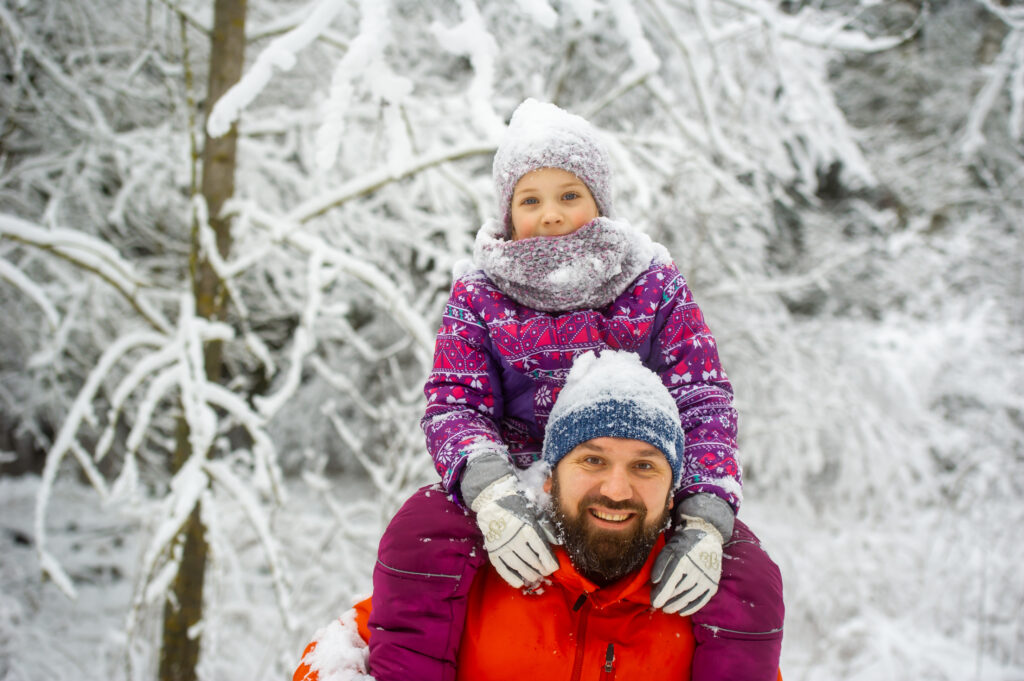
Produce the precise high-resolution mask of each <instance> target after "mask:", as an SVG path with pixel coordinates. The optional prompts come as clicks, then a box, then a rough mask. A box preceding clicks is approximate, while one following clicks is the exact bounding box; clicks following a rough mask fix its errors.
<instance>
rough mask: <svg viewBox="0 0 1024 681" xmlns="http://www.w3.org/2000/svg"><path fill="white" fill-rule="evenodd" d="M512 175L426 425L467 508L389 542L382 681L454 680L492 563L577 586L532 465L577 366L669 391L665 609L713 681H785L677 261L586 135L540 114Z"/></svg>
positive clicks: (505, 150) (425, 514)
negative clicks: (680, 621) (634, 220)
mask: <svg viewBox="0 0 1024 681" xmlns="http://www.w3.org/2000/svg"><path fill="white" fill-rule="evenodd" d="M493 175H494V182H495V188H496V190H497V195H498V206H499V211H500V219H499V220H497V221H493V220H492V221H489V222H487V223H486V224H484V226H483V227H482V228H481V230H480V233H479V234H478V236H477V241H476V246H475V249H474V265H475V266H476V269H473V270H471V271H469V272H466V273H464V274H462V275H461V276H458V277H457V278H456V280H455V282H454V284H453V286H452V292H451V296H450V298H449V301H448V304H447V306H446V308H445V312H444V315H443V318H442V322H441V327H440V330H439V332H438V336H437V344H436V349H435V355H434V368H433V371H432V372H431V374H430V377H429V378H428V380H427V384H426V387H425V393H426V395H427V409H426V414H425V415H424V417H423V420H422V426H423V430H424V433H425V434H426V439H427V446H428V449H429V450H430V453H431V455H432V456H433V458H434V461H435V465H436V468H437V471H438V473H439V474H440V475H441V484H442V486H443V490H444V491H445V492H447V493H448V495H451V496H450V497H449V496H448V495H446V494H444V493H442V492H440V491H436V490H435V491H431V489H429V488H424V489H422V490H420V491H419V492H417V493H416V494H415V495H414V496H413V497H412V498H410V499H409V500H408V501H407V502H406V504H405V505H404V506H403V507H402V509H401V510H400V511H399V512H398V514H396V516H395V518H394V519H393V520H392V522H391V524H390V525H389V527H388V529H387V530H386V532H385V534H384V536H383V537H382V539H381V544H380V549H379V552H378V561H377V565H376V567H375V570H374V577H373V593H374V597H373V612H372V616H371V619H370V622H369V625H370V631H371V636H370V660H369V662H370V672H371V673H372V674H373V675H374V676H375V678H376V679H377V680H378V681H391V680H392V679H454V678H455V676H456V670H455V663H456V660H457V650H458V645H459V641H460V637H461V635H462V624H463V621H464V619H465V608H466V603H465V596H466V593H467V592H468V590H469V587H470V584H471V582H472V579H473V575H474V574H475V573H476V571H477V570H478V569H479V568H480V566H481V565H482V564H483V563H484V561H485V560H490V561H491V563H492V564H493V565H494V567H495V569H496V570H497V571H498V573H499V574H501V576H502V577H503V578H504V579H505V580H506V581H508V582H509V583H510V584H512V585H513V586H520V585H526V584H529V583H532V582H536V581H537V580H539V579H540V578H541V577H543V576H544V575H547V574H550V573H551V572H553V571H554V570H555V569H556V568H557V563H556V561H555V560H554V558H553V555H552V553H551V550H550V547H549V545H548V542H549V541H555V537H556V534H557V533H556V532H554V530H553V528H551V527H550V525H549V523H548V521H547V520H546V518H545V516H544V513H543V512H542V511H541V510H540V509H538V508H537V507H536V506H535V505H534V504H533V503H531V502H530V500H529V498H528V496H527V495H526V494H525V493H524V490H523V489H522V487H521V486H520V482H519V478H518V477H517V476H516V475H515V470H514V468H513V466H517V467H519V468H526V467H528V466H529V465H530V464H532V463H534V462H535V461H537V460H538V459H539V458H540V452H541V447H542V443H543V440H544V431H545V426H546V424H547V420H548V416H549V414H550V412H551V407H552V405H553V403H554V401H555V397H556V396H557V394H558V392H559V390H560V389H561V386H562V385H563V384H564V382H565V379H566V376H567V375H568V372H569V368H570V367H571V366H572V363H573V360H574V359H575V358H576V357H577V356H579V355H582V354H583V353H584V352H587V351H588V350H596V351H598V352H600V350H602V349H606V348H610V349H615V350H628V351H630V352H633V353H636V354H637V355H639V356H640V358H641V360H642V361H643V363H644V364H645V365H646V366H647V367H648V368H650V369H651V370H653V371H655V372H656V373H657V374H658V375H659V376H660V377H661V379H662V382H663V383H664V384H665V385H666V387H668V388H669V390H670V392H671V393H672V396H673V398H674V399H675V401H676V404H677V406H678V409H679V418H680V421H681V424H682V426H683V431H684V432H685V434H686V442H685V456H684V459H685V460H684V465H683V481H682V484H681V486H680V490H679V492H678V493H677V494H676V496H675V498H674V504H675V506H674V511H673V529H674V534H673V535H672V537H671V539H670V540H669V542H668V544H667V545H666V548H665V550H664V551H663V552H662V554H661V555H659V559H658V562H657V564H656V565H655V570H654V573H653V575H652V581H653V582H656V584H655V586H654V588H653V590H652V598H651V601H652V605H653V606H654V607H657V608H662V609H663V610H665V611H666V612H678V613H679V614H681V615H692V620H693V624H694V634H695V636H696V639H697V642H698V647H697V652H696V655H695V657H694V664H693V679H695V681H719V680H725V679H736V680H742V681H757V679H775V678H776V674H777V671H778V663H779V652H780V648H781V640H782V591H781V578H780V576H779V572H778V568H777V567H776V566H775V565H774V563H772V561H771V560H770V558H768V556H767V554H766V553H764V551H763V550H761V549H760V546H759V544H758V543H757V538H756V537H754V535H753V534H752V533H750V531H749V530H748V529H747V528H746V526H744V525H743V523H741V522H739V521H737V520H736V519H735V513H736V510H737V509H738V507H739V504H740V500H741V489H740V466H739V463H738V462H737V460H736V440H735V438H736V412H735V410H734V408H733V406H732V388H731V386H730V384H729V382H728V379H727V378H726V376H725V373H724V372H723V370H722V368H721V366H720V363H719V358H718V352H717V349H716V343H715V339H714V338H713V336H712V335H711V332H710V330H709V329H708V328H707V326H706V324H705V323H704V319H703V315H702V313H701V311H700V309H699V308H698V307H697V305H696V303H694V302H693V299H692V296H691V294H690V291H689V288H688V287H687V285H686V282H685V281H684V279H683V277H682V275H680V273H679V271H678V270H677V269H676V267H675V265H674V264H673V263H672V261H671V259H670V257H669V255H668V253H667V251H666V250H665V249H664V248H663V247H661V246H660V245H657V244H654V243H653V242H652V241H651V240H650V239H649V238H648V237H647V236H646V235H643V234H641V233H639V232H638V231H636V230H635V229H634V228H632V227H631V226H630V225H629V224H628V223H627V222H625V221H623V220H619V219H614V218H613V217H612V215H613V212H612V205H611V186H610V185H611V183H610V180H611V170H610V163H609V158H608V154H607V152H606V151H605V149H604V147H603V146H602V144H601V142H600V140H599V137H598V133H597V131H596V130H595V129H594V128H593V127H592V126H591V125H590V124H589V123H587V122H586V121H585V120H583V119H582V118H579V117H578V116H574V115H572V114H569V113H567V112H565V111H562V110H561V109H559V108H558V107H556V106H554V105H551V104H542V103H539V102H536V101H534V100H526V101H525V102H523V103H522V104H521V105H520V106H519V108H518V109H517V110H516V111H515V113H514V114H513V116H512V120H511V122H510V124H509V128H508V132H507V133H506V135H505V137H504V139H503V140H502V142H501V144H500V145H499V147H498V150H497V152H496V154H495V157H494V168H493ZM723 545H724V555H723ZM483 549H486V551H484V550H483ZM723 558H724V561H723ZM716 592H717V595H716Z"/></svg>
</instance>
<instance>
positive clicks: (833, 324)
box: [0, 0, 1024, 681]
mask: <svg viewBox="0 0 1024 681" xmlns="http://www.w3.org/2000/svg"><path fill="white" fill-rule="evenodd" d="M212 4H213V3H210V2H206V1H201V0H75V2H67V1H66V0H3V2H2V3H0V73H2V75H3V78H2V79H0V102H2V107H0V312H2V319H3V322H2V324H0V450H2V451H0V457H2V458H0V466H2V467H3V468H2V471H3V475H2V476H0V680H3V681H33V680H36V679H39V680H42V679H47V680H53V679H81V680H83V681H89V680H91V679H96V680H99V679H103V680H108V679H114V680H125V679H132V680H134V679H148V678H153V677H154V675H155V669H156V663H157V660H158V656H159V645H160V625H161V613H162V608H163V602H164V600H165V597H166V594H167V589H168V584H169V581H170V578H171V577H172V576H173V574H174V569H175V567H176V560H177V552H176V550H175V548H174V543H173V541H172V538H173V535H174V532H175V529H176V527H177V524H178V523H179V521H180V519H181V518H182V517H183V516H184V515H187V514H188V512H189V511H190V509H191V508H192V505H193V504H194V503H195V502H196V501H197V500H201V501H202V512H203V519H204V522H205V525H206V528H207V536H208V539H209V541H210V543H211V544H210V545H211V554H210V560H209V565H208V568H207V582H206V597H205V598H206V600H205V608H204V612H205V615H204V618H203V621H202V623H201V626H199V627H197V629H196V632H195V633H196V635H199V636H201V640H202V657H201V660H200V664H199V672H200V678H204V679H211V680H212V679H218V680H222V679H224V680H226V679H280V678H290V674H291V672H292V670H293V669H294V668H295V666H296V665H297V663H298V660H299V656H300V653H301V651H302V648H303V646H304V644H305V642H306V641H308V640H309V638H310V637H311V636H312V634H313V632H314V631H315V630H316V629H318V628H320V627H321V626H324V625H325V624H327V623H328V622H330V621H331V620H332V619H333V618H335V617H337V616H338V615H340V614H341V613H342V612H343V611H344V610H345V609H347V608H348V606H349V605H350V604H351V603H352V602H353V600H354V599H355V598H356V597H357V596H360V595H362V594H365V593H366V592H367V591H368V590H369V574H370V569H371V566H372V562H373V557H374V551H375V548H376V541H377V539H378V537H379V536H380V532H381V530H382V528H383V524H384V523H385V522H386V519H387V518H388V516H389V514H390V513H391V512H393V511H394V509H395V508H396V506H397V504H398V503H399V502H400V501H401V500H402V499H403V498H404V497H405V495H406V494H408V493H409V492H410V491H411V490H412V489H414V488H415V487H417V486H418V485H420V484H423V483H425V482H431V481H433V479H434V473H433V470H432V467H431V463H430V460H429V456H428V455H427V454H426V453H425V452H424V451H423V444H422V436H421V434H420V432H419V428H418V419H419V416H420V414H421V412H422V408H423V398H422V395H421V392H420V390H421V388H422V383H423V379H424V377H425V376H426V372H427V368H428V364H429V360H430V352H431V346H432V336H433V331H434V329H435V327H436V324H437V322H438V320H439V318H440V313H441V306H442V305H443V302H444V300H445V297H446V294H447V287H448V285H449V283H450V273H451V268H452V265H453V264H454V263H455V262H456V261H457V260H459V259H461V258H463V257H465V256H466V255H467V254H468V253H469V251H470V248H471V244H472V239H473V236H474V233H475V231H476V229H477V227H478V226H479V225H480V224H481V223H482V222H483V220H484V219H485V218H486V217H488V216H490V215H491V214H492V213H493V211H494V205H493V196H492V193H493V192H492V189H491V185H490V174H489V169H490V160H491V153H492V152H493V149H494V145H495V142H496V139H497V138H498V136H499V135H500V133H501V130H502V128H503V126H504V124H505V121H506V120H507V118H508V116H509V114H510V113H511V111H512V110H513V109H514V107H515V105H516V104H517V103H518V102H520V101H521V100H522V99H524V98H525V97H528V96H533V97H537V98H539V99H543V100H548V101H555V102H557V103H559V104H561V105H562V106H564V107H566V108H569V109H570V110H572V111H574V112H577V113H580V114H582V115H584V116H585V117H587V118H588V119H590V120H591V121H592V122H594V123H595V125H597V126H598V127H599V128H601V129H602V130H603V131H604V132H605V133H606V134H607V137H608V142H609V145H610V147H611V151H612V155H613V160H614V163H615V169H616V202H617V209H618V212H619V213H620V214H621V215H623V216H625V217H627V218H629V219H630V220H631V221H632V222H634V223H635V224H637V225H639V226H640V227H641V228H642V229H644V230H645V231H646V232H647V233H649V234H650V235H651V236H652V237H653V238H655V239H657V240H658V241H660V242H662V243H664V244H665V245H666V246H667V247H668V249H669V251H670V252H671V253H672V255H673V257H674V258H675V259H676V261H677V262H678V264H679V266H680V268H681V269H682V270H683V272H684V274H685V275H686V276H687V278H688V280H689V282H690V285H691V287H692V288H693V290H694V293H695V296H696V297H697V299H698V301H699V302H700V303H701V305H702V307H703V308H704V311H705V314H706V316H707V319H708V321H709V324H710V325H711V327H712V330H713V331H714V332H715V334H716V336H717V338H718V340H719V344H720V352H721V355H722V358H723V362H724V364H725V366H726V369H727V371H728V372H729V375H730V377H731V379H732V381H733V384H734V387H735V389H736V396H737V406H738V408H739V411H740V414H741V447H742V452H743V461H744V465H745V477H746V485H745V495H746V501H745V505H744V507H743V509H742V511H741V517H742V518H743V519H745V520H746V521H747V523H748V524H750V525H751V526H752V527H753V528H754V530H755V531H756V532H758V533H759V534H760V535H761V537H762V538H763V539H764V541H765V543H766V545H767V547H768V549H769V551H770V552H771V553H772V555H773V556H774V557H775V558H776V560H777V561H778V562H779V564H780V566H781V567H782V570H783V577H784V580H785V589H786V592H785V594H786V605H787V630H786V638H785V643H784V647H783V658H782V669H783V673H784V676H785V678H786V679H787V680H792V681H803V680H807V681H831V680H833V679H845V680H850V681H885V680H889V679H892V680H894V681H895V680H897V679H898V680H901V681H902V680H905V679H929V680H931V679H934V680H936V681H942V680H946V679H949V680H954V679H956V680H957V681H963V680H965V679H973V680H982V679H984V680H987V681H997V680H1002V681H1021V680H1024V568H1022V565H1024V279H1022V276H1024V275H1022V273H1024V236H1022V235H1024V8H1022V7H1021V6H1020V4H1019V3H1016V2H1012V1H997V0H932V1H931V2H921V1H920V0H907V1H894V2H879V1H877V0H859V1H858V0H780V1H778V2H776V1H769V0H518V1H512V0H508V1H507V2H505V1H503V2H497V1H491V0H450V1H449V0H437V1H436V2H419V1H414V0H358V1H356V0H249V3H248V16H247V21H246V23H247V29H246V30H247V36H248V43H247V46H246V67H245V70H244V76H243V80H242V81H241V82H240V84H239V85H238V86H237V87H236V88H235V89H234V90H232V91H231V92H230V93H229V95H228V96H226V97H224V98H223V99H222V100H221V101H220V102H218V103H217V106H216V108H215V110H214V113H213V115H212V116H211V117H210V119H209V120H208V121H204V120H201V118H202V116H201V114H202V111H203V104H204V102H203V97H204V93H205V83H206V73H207V70H208V68H209V63H208V62H209V41H210V37H209V33H210V26H211V25H212V8H211V5H212ZM235 120H237V121H238V123H239V131H240V142H239V157H238V162H237V172H236V191H235V198H234V200H232V201H231V202H230V204H229V205H228V206H227V207H226V210H227V211H229V212H230V214H231V215H232V216H233V218H234V222H233V231H232V237H233V244H232V249H231V252H230V254H229V256H228V258H226V259H224V260H220V259H216V258H214V261H215V262H214V265H215V267H216V269H217V271H218V273H219V274H220V275H221V277H223V278H224V279H225V280H226V281H227V282H228V285H229V290H230V297H231V300H230V304H229V313H228V316H227V318H226V319H224V321H223V322H215V323H214V322H209V321H207V320H204V319H201V318H199V317H197V316H196V313H195V310H194V307H193V305H192V303H191V298H192V295H191V288H190V283H189V262H190V257H191V256H193V255H194V252H193V251H192V250H191V244H192V243H193V239H192V236H191V234H192V232H191V230H192V227H193V225H196V232H195V243H198V244H199V245H200V246H201V248H202V249H204V250H203V252H204V253H205V254H206V255H207V256H209V255H211V254H212V250H211V244H212V234H211V233H210V230H209V228H208V227H207V226H206V216H205V210H206V206H205V204H204V203H203V201H202V200H201V199H197V198H196V197H195V196H194V193H195V186H196V183H195V180H194V164H195V161H194V157H193V150H194V149H195V148H196V147H197V146H198V145H201V144H202V139H203V129H204V128H203V126H206V128H205V129H206V130H208V131H209V132H210V133H211V134H213V135H219V134H222V133H223V132H224V131H226V130H227V129H228V127H229V126H230V124H231V123H232V122H233V121H235ZM211 339H221V340H223V341H224V342H225V366H226V368H227V370H226V373H225V379H224V381H223V382H221V383H214V382H210V381H207V380H206V376H205V374H204V372H203V367H202V361H201V360H200V359H199V358H200V352H201V348H202V343H203V342H204V341H208V340H211ZM179 416H183V417H184V418H185V419H186V420H187V422H188V424H189V426H190V428H191V432H192V434H193V444H194V445H195V451H197V452H201V454H196V455H193V459H192V460H190V462H189V464H187V465H186V466H185V467H183V468H182V469H181V471H180V472H179V473H178V474H177V475H176V476H174V477H173V478H172V477H171V476H170V474H169V473H168V470H169V468H168V461H169V459H170V452H171V450H172V449H173V447H174V428H175V423H176V420H177V418H178V417H179Z"/></svg>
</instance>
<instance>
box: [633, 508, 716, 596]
mask: <svg viewBox="0 0 1024 681" xmlns="http://www.w3.org/2000/svg"><path fill="white" fill-rule="evenodd" d="M674 526H675V527H677V528H678V529H677V530H676V532H675V534H674V535H673V537H672V542H671V543H670V545H668V546H666V547H665V550H664V551H662V552H661V555H660V556H659V557H658V558H659V562H658V563H657V564H656V565H655V566H654V567H655V569H654V571H653V572H652V573H651V581H652V582H653V583H654V584H655V585H656V586H655V587H654V590H653V591H652V592H651V605H653V606H654V607H655V608H660V609H661V610H664V611H665V612H677V613H679V614H680V615H692V614H693V613H695V612H697V611H698V610H700V609H701V608H703V607H704V606H705V605H707V602H708V601H709V600H711V597H712V596H714V595H715V593H716V592H717V591H718V580H719V578H720V577H721V574H722V543H723V542H724V541H725V540H724V539H723V538H722V534H721V533H720V532H719V531H718V530H717V529H715V526H714V525H712V524H711V523H709V522H708V521H706V520H704V519H703V518H701V517H698V516H690V515H684V516H681V517H680V518H679V520H678V521H677V523H676V524H675V525H674Z"/></svg>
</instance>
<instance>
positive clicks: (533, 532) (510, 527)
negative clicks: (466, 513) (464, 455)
mask: <svg viewBox="0 0 1024 681" xmlns="http://www.w3.org/2000/svg"><path fill="white" fill-rule="evenodd" d="M500 464H504V466H505V467H506V468H509V464H508V460H507V459H504V458H503V457H501V455H499V454H494V453H488V454H484V455H483V456H478V457H476V458H475V459H472V460H471V461H470V462H469V463H468V464H467V465H466V472H465V474H464V475H463V476H462V478H463V479H462V488H463V497H464V498H465V499H466V503H468V504H469V507H470V508H471V509H473V510H474V511H475V512H476V523H477V525H478V526H479V527H480V529H481V530H482V531H483V533H484V548H485V549H486V550H487V557H488V558H489V559H490V561H491V565H493V566H494V568H495V569H496V570H497V571H498V574H500V575H501V576H502V577H504V579H505V581H506V582H508V583H509V584H511V585H512V586H515V587H520V586H524V585H526V584H530V583H533V582H536V581H538V580H539V579H540V578H541V577H544V576H545V575H550V574H551V573H552V572H554V571H555V570H556V569H558V562H557V561H556V560H555V557H554V555H553V554H552V553H551V546H550V544H551V543H552V542H553V541H554V539H555V528H554V525H553V524H552V523H551V522H550V521H549V520H548V519H547V517H546V516H545V515H544V514H543V513H542V512H541V511H540V509H538V508H537V507H536V506H535V505H533V504H532V503H530V502H529V501H528V500H527V498H526V495H525V494H524V493H523V492H522V491H521V490H520V489H519V482H518V479H517V478H516V476H515V474H514V473H512V472H511V470H510V469H509V470H508V473H506V474H505V475H503V476H501V477H500V478H498V479H497V480H495V481H494V482H492V483H490V484H489V485H487V486H486V487H485V488H484V489H483V490H481V491H480V493H479V494H473V495H472V498H471V497H470V493H468V492H467V489H470V488H472V486H473V485H472V483H473V482H474V478H475V477H476V474H477V473H478V472H480V471H483V472H484V473H485V475H486V477H490V471H491V470H493V469H498V468H499V465H500ZM467 482H468V483H469V484H467Z"/></svg>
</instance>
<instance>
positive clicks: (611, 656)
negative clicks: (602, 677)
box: [604, 643, 615, 674]
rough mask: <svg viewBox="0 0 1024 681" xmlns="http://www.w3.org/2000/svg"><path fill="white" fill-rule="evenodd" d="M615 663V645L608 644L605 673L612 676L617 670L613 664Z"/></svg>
mask: <svg viewBox="0 0 1024 681" xmlns="http://www.w3.org/2000/svg"><path fill="white" fill-rule="evenodd" d="M613 662H615V644H613V643H609V644H608V651H607V652H606V653H605V654H604V673H605V674H611V673H612V670H614V669H615V667H614V666H612V663H613Z"/></svg>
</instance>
